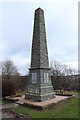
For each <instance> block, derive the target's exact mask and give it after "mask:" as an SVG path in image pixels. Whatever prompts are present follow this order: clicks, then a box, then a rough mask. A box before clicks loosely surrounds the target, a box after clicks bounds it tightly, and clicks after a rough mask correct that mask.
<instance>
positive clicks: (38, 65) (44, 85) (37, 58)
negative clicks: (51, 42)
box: [25, 8, 54, 101]
mask: <svg viewBox="0 0 80 120" xmlns="http://www.w3.org/2000/svg"><path fill="white" fill-rule="evenodd" d="M25 98H26V99H31V100H34V101H45V100H48V99H52V98H54V90H53V87H52V85H51V78H50V68H49V59H48V50H47V41H46V30H45V20H44V11H43V10H42V9H41V8H38V9H36V10H35V17H34V29H33V40H32V53H31V68H30V69H29V85H28V88H27V93H26V95H25Z"/></svg>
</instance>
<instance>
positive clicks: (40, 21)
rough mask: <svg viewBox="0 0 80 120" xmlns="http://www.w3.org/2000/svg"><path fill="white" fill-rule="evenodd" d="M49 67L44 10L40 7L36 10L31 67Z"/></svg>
mask: <svg viewBox="0 0 80 120" xmlns="http://www.w3.org/2000/svg"><path fill="white" fill-rule="evenodd" d="M48 67H49V61H48V52H47V42H46V31H45V22H44V11H43V10H42V9H40V8H38V9H37V10H36V11H35V17H34V30H33V42H32V55H31V68H48Z"/></svg>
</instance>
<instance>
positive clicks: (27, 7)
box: [0, 0, 78, 74]
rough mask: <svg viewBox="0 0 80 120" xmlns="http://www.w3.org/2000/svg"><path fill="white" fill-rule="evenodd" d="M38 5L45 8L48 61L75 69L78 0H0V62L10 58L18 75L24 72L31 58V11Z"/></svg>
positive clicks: (76, 59) (32, 12)
mask: <svg viewBox="0 0 80 120" xmlns="http://www.w3.org/2000/svg"><path fill="white" fill-rule="evenodd" d="M38 7H41V8H42V9H43V10H44V15H45V24H46V35H47V43H48V54H49V60H54V59H55V60H59V61H61V62H62V63H65V64H68V65H69V66H71V67H73V68H77V61H78V2H77V0H67V2H66V1H65V0H61V2H60V0H54V2H13V3H12V2H2V3H0V8H1V12H0V18H1V19H0V26H2V27H1V28H0V61H1V60H4V59H6V58H11V59H12V60H13V61H14V63H15V64H16V65H17V66H18V68H19V71H20V72H21V74H26V72H27V69H28V66H29V63H30V58H31V43H32V34H33V22H34V11H35V9H37V8H38Z"/></svg>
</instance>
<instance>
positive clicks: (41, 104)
mask: <svg viewBox="0 0 80 120" xmlns="http://www.w3.org/2000/svg"><path fill="white" fill-rule="evenodd" d="M72 97H74V96H59V95H56V96H55V98H53V99H49V100H46V101H42V102H35V101H32V100H27V99H25V95H23V96H22V97H13V98H11V100H14V101H15V103H17V104H20V105H24V106H27V107H32V108H37V109H39V110H44V109H47V108H50V107H53V106H55V105H56V104H58V103H60V102H63V101H66V100H68V99H71V98H72ZM9 99H10V98H9ZM16 99H17V101H16Z"/></svg>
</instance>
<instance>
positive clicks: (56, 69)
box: [50, 61, 77, 89]
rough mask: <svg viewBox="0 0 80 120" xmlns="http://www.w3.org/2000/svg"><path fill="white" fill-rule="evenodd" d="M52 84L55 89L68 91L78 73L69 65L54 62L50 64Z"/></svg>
mask: <svg viewBox="0 0 80 120" xmlns="http://www.w3.org/2000/svg"><path fill="white" fill-rule="evenodd" d="M50 67H51V75H52V84H53V87H54V89H60V88H62V89H68V88H70V86H71V84H72V81H73V79H74V78H73V77H74V75H75V74H76V73H77V71H76V70H75V69H72V68H71V67H69V66H68V65H65V64H62V63H60V62H59V61H52V62H51V63H50Z"/></svg>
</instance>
